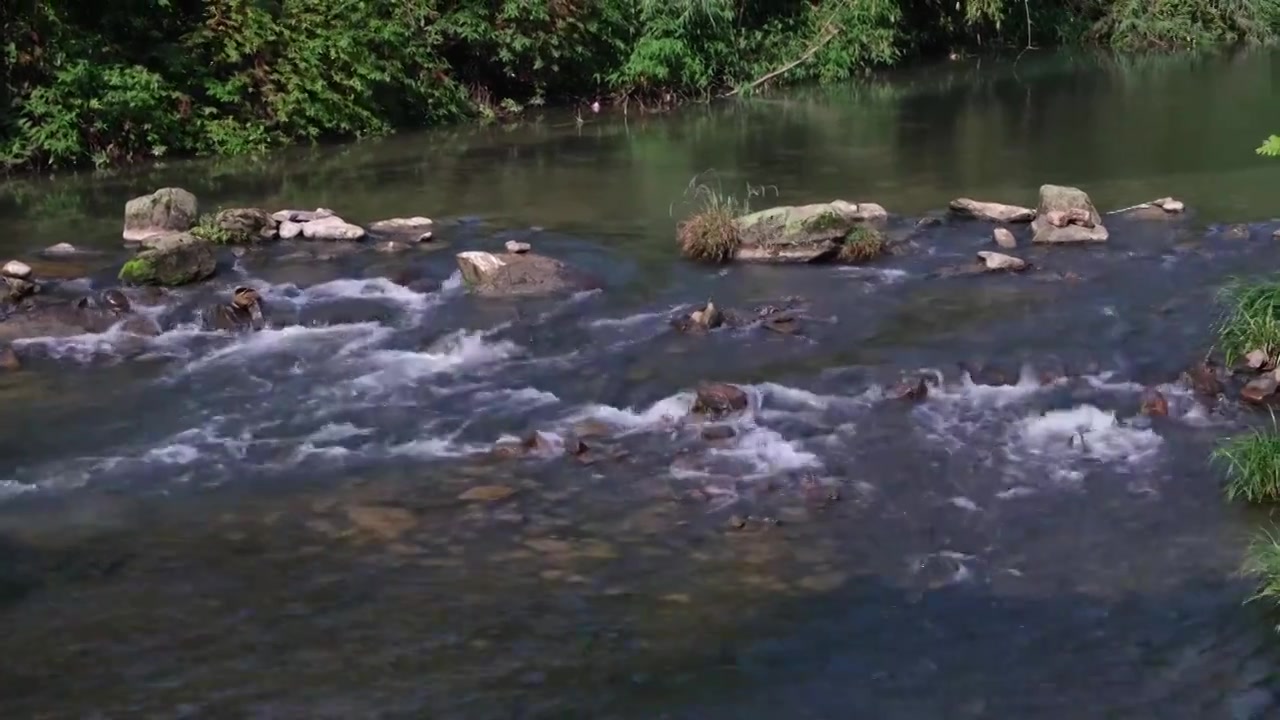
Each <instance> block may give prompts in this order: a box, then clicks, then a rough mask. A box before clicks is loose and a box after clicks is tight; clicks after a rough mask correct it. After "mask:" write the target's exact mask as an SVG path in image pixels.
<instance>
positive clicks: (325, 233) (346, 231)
mask: <svg viewBox="0 0 1280 720" xmlns="http://www.w3.org/2000/svg"><path fill="white" fill-rule="evenodd" d="M302 236H303V237H305V238H307V239H308V240H361V239H363V238H364V236H365V231H364V228H362V227H360V226H359V225H353V224H351V223H349V222H347V221H346V220H343V219H342V218H340V217H338V216H337V215H329V216H326V217H321V218H316V219H314V220H310V221H308V222H306V223H303V225H302Z"/></svg>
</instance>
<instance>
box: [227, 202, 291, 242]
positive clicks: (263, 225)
mask: <svg viewBox="0 0 1280 720" xmlns="http://www.w3.org/2000/svg"><path fill="white" fill-rule="evenodd" d="M213 224H214V225H216V226H217V227H218V228H219V229H221V230H222V231H223V232H225V233H226V234H227V242H234V243H253V242H261V241H263V240H271V239H274V238H275V237H276V226H277V225H278V223H277V222H276V220H275V218H273V217H272V216H271V215H270V214H268V213H267V211H266V210H260V209H258V208H227V209H225V210H219V211H218V214H217V215H215V216H214V218H213Z"/></svg>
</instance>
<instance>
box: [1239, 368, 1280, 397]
mask: <svg viewBox="0 0 1280 720" xmlns="http://www.w3.org/2000/svg"><path fill="white" fill-rule="evenodd" d="M1278 388H1280V384H1278V383H1277V382H1276V378H1275V376H1274V375H1272V374H1270V373H1268V374H1266V375H1261V376H1259V377H1256V378H1254V379H1252V380H1250V381H1249V382H1247V383H1245V386H1244V387H1243V388H1241V389H1240V397H1241V399H1243V400H1244V401H1245V402H1247V403H1250V404H1253V405H1263V404H1266V403H1268V402H1271V401H1272V400H1273V399H1275V395H1276V390H1277V389H1278Z"/></svg>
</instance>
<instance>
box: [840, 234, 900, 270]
mask: <svg viewBox="0 0 1280 720" xmlns="http://www.w3.org/2000/svg"><path fill="white" fill-rule="evenodd" d="M887 252H889V243H888V242H886V241H885V239H884V233H881V232H880V231H879V230H876V229H875V228H870V227H867V226H865V225H858V226H855V227H854V228H853V229H852V230H850V231H849V234H848V235H847V236H845V239H844V244H842V245H841V246H840V254H839V255H838V259H839V260H840V262H845V263H862V262H867V261H869V260H875V259H876V258H878V257H880V256H881V255H884V254H885V253H887Z"/></svg>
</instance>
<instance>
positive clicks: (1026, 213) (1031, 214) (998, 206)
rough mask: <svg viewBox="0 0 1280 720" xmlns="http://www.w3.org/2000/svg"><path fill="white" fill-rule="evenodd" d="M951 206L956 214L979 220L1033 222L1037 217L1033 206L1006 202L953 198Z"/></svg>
mask: <svg viewBox="0 0 1280 720" xmlns="http://www.w3.org/2000/svg"><path fill="white" fill-rule="evenodd" d="M950 208H951V212H953V213H955V214H956V215H962V216H964V217H971V218H977V219H979V220H990V221H991V222H1001V223H1025V222H1031V221H1032V220H1034V219H1035V217H1036V211H1035V210H1032V209H1031V208H1025V207H1019V206H1017V205H1005V204H1004V203H993V202H981V201H978V200H970V199H969V198H956V199H955V200H952V201H951V205H950Z"/></svg>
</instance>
